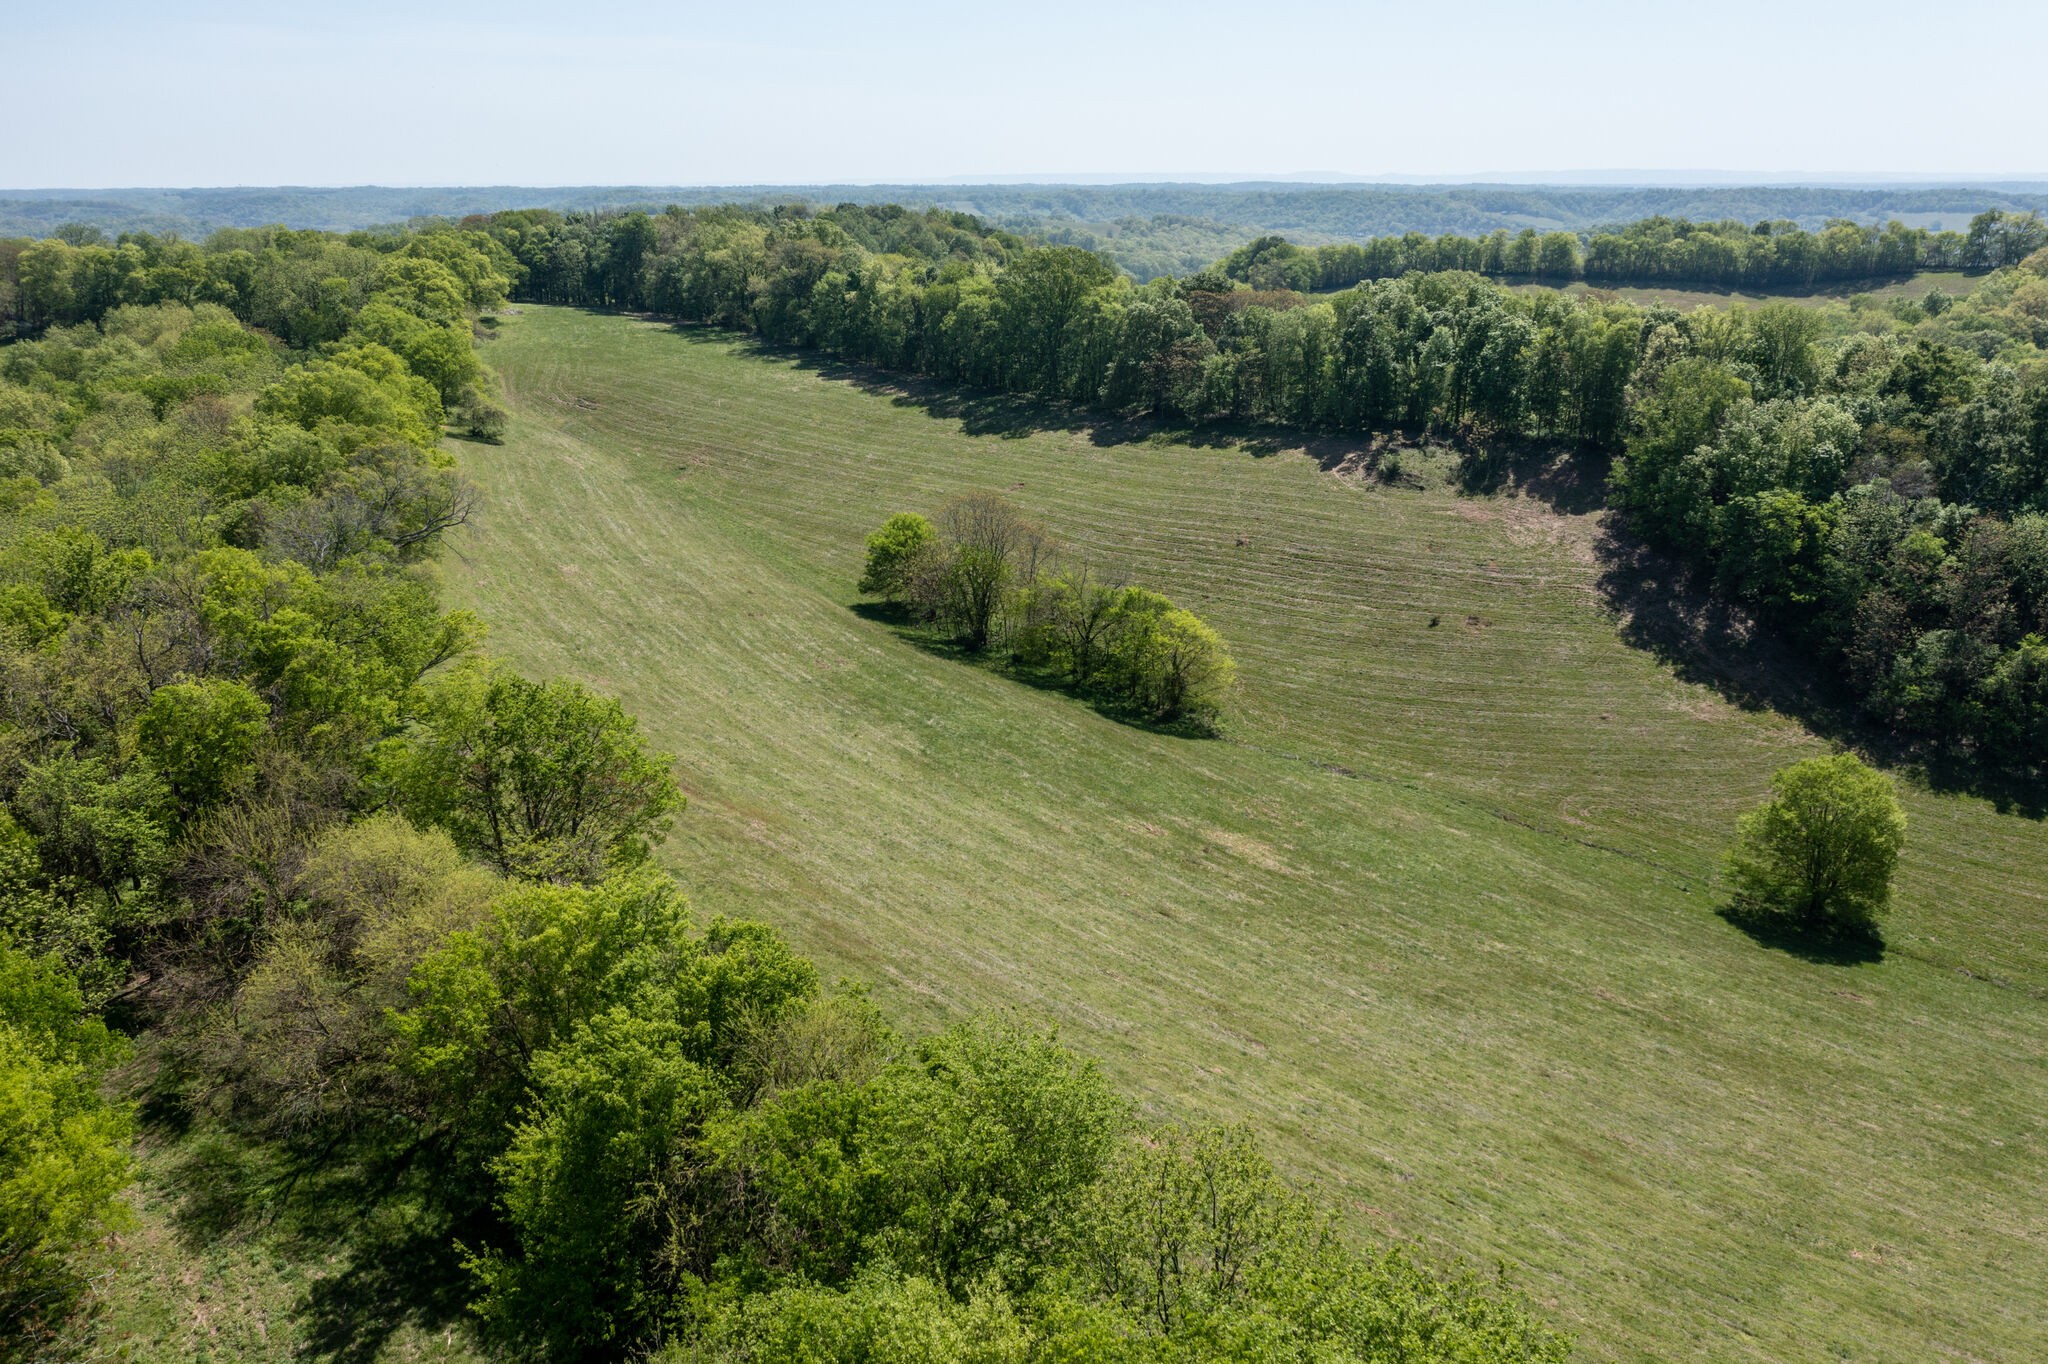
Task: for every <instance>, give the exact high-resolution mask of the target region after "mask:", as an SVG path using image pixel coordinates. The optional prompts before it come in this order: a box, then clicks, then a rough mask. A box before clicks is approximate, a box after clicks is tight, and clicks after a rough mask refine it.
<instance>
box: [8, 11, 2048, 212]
mask: <svg viewBox="0 0 2048 1364" xmlns="http://www.w3.org/2000/svg"><path fill="white" fill-rule="evenodd" d="M0 46H4V48H5V56H4V57H0V66H4V69H5V71H6V81H7V84H8V86H9V87H10V89H9V98H8V101H7V105H8V113H7V123H8V126H7V128H6V129H5V130H4V131H0V186H9V187H17V188H18V187H29V186H42V187H62V186H79V187H87V186H115V185H224V184H283V183H289V184H314V185H323V184H326V185H331V184H364V183H376V184H395V185H421V184H437V185H438V184H453V185H462V184H507V183H509V184H525V185H550V184H750V183H751V184H765V183H784V184H787V183H819V182H835V181H836V182H852V181H930V180H937V179H944V178H956V179H957V178H975V177H983V176H991V177H993V176H1017V175H1037V176H1059V175H1087V174H1093V175H1102V174H1114V173H1129V172H1154V173H1177V174H1190V173H1201V174H1207V175H1233V174H1284V173H1289V172H1303V171H1309V172H1335V173H1342V174H1349V175H1358V176H1374V175H1382V174H1390V173H1391V174H1397V175H1411V176H1412V175H1425V176H1434V175H1444V176H1456V175H1469V174H1474V173H1479V172H1506V173H1509V174H1511V175H1512V174H1521V175H1538V174H1541V173H1543V172H1556V171H1560V170H1567V169H1578V168H1585V169H1593V168H1616V167H1627V168H1716V169H1729V170H1739V171H1743V172H1781V173H1782V172H1838V173H1876V172H1925V173H1933V174H1943V175H1966V174H2011V173H2028V174H2035V175H2038V174H2041V173H2044V172H2048V80H2044V75H2043V73H2044V70H2048V3H2044V0H2002V2H1994V0H1948V2H1947V3H1942V4H1930V3H1927V2H1926V0H1911V3H1903V2H1901V0H1866V2H1865V3H1858V4H1847V3H1818V2H1817V0H1723V2H1722V3H1718V4H1683V5H1680V4H1665V3H1655V0H1637V2H1636V3H1621V2H1619V0H1573V2H1572V3H1559V4H1550V5H1531V4H1512V3H1504V0H1459V2H1458V3H1450V4H1444V3H1432V2H1431V0H1411V2H1410V3H1404V4H1381V3H1364V4H1328V3H1308V2H1306V0H1264V2H1263V3H1261V2H1260V0H1245V2H1244V3H1239V4H1233V5H1220V4H1209V3H1201V2H1199V0H1196V2H1194V3H1182V4H1149V3H1145V4H1117V3H1111V0H1097V2H1096V3H1067V0H1041V2H1040V3H1023V4H1018V3H1012V4H1009V5H1005V6H1002V7H1000V8H997V7H994V6H982V5H975V4H973V3H970V2H969V0H952V3H944V4H940V3H917V2H915V0H900V2H897V0H877V2H875V3H867V4H859V3H842V4H815V3H808V2H806V0H798V2H796V3H781V4H759V5H752V6H747V5H738V4H723V5H715V6H714V5H698V4H652V3H635V0H615V2H614V3H601V2H600V3H583V4H570V3H563V2H562V0H554V3H547V4H531V3H523V2H522V0H509V2H507V3H497V4H491V5H480V4H469V3H435V2H434V0H414V3H409V4H394V3H389V0H366V2H365V3H356V4H349V5H328V4H297V3H286V2H284V0H269V3H252V2H250V0H214V2H212V3H206V2H203V0H201V2H197V3H184V4H179V3H163V2H162V0H159V2H158V3H134V2H131V0H113V2H111V3H98V4H92V5H69V4H63V5H59V4H48V3H29V2H28V0H0Z"/></svg>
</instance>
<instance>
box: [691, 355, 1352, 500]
mask: <svg viewBox="0 0 2048 1364" xmlns="http://www.w3.org/2000/svg"><path fill="white" fill-rule="evenodd" d="M676 330H677V331H679V332H685V333H692V334H700V335H701V334H705V333H706V332H707V330H710V329H706V328H701V327H695V326H690V325H688V324H677V326H676ZM711 334H715V335H722V336H726V337H729V338H730V339H731V341H732V342H733V344H734V345H735V346H737V347H739V348H740V349H742V350H744V351H746V352H747V353H749V354H752V355H757V356H761V357H763V358H767V359H773V360H779V361H781V362H783V363H785V364H789V365H793V366H795V367H796V368H798V369H800V370H803V371H805V372H806V373H810V374H815V375H817V376H818V377H819V378H821V379H829V380H832V381H833V382H835V383H843V384H847V385H849V386H851V387H853V388H857V389H859V390H860V391H861V392H863V393H870V394H874V395H876V396H878V397H884V398H887V399H889V401H890V402H892V403H893V404H895V405H896V406H897V407H904V408H915V409H917V410H918V411H921V412H923V413H925V414H926V415H927V416H930V417H933V418H935V419H937V420H940V421H951V422H957V423H959V426H960V430H961V432H962V433H963V434H965V435H969V436H994V437H996V438H998V439H1002V440H1019V439H1022V438H1024V437H1027V436H1033V435H1039V434H1042V433H1047V432H1064V433H1067V434H1069V435H1078V436H1082V437H1085V438H1086V439H1087V440H1088V442H1089V443H1090V444H1092V445H1095V446H1098V447H1101V448H1103V449H1114V448H1116V447H1119V446H1126V445H1142V444H1171V445H1185V446H1190V447H1192V448H1195V449H1205V450H1235V451H1238V452H1240V453H1243V454H1248V455H1251V456H1252V457H1253V458H1255V459H1266V458H1270V457H1272V456H1274V455H1281V454H1289V453H1296V454H1303V455H1306V456H1308V457H1309V458H1310V459H1313V460H1314V461H1315V462H1316V463H1317V464H1319V465H1321V466H1322V467H1323V468H1324V469H1337V468H1340V467H1349V466H1355V465H1357V464H1359V463H1360V462H1361V461H1369V456H1370V455H1371V454H1372V452H1373V451H1374V450H1375V448H1378V447H1383V446H1384V445H1385V443H1386V438H1385V437H1384V436H1380V437H1374V436H1371V435H1367V434H1363V433H1330V432H1315V431H1303V430H1299V429H1296V428H1293V427H1279V426H1271V425H1266V424H1262V423H1256V422H1233V421H1205V422H1189V421H1185V420H1176V419H1169V418H1162V417H1154V416H1148V415H1142V414H1133V413H1127V412H1111V411H1104V410H1102V409H1100V408H1093V407H1084V406H1082V405H1080V404H1078V403H1071V402H1066V401H1064V400H1060V399H1053V398H1041V397H1038V396H1036V395H1033V394H1028V393H1003V392H997V391H994V390H989V389H977V388H970V387H966V386H964V385H959V384H952V383H947V382H944V381H942V380H938V379H929V378H924V377H922V376H918V375H910V374H899V373H896V372H894V371H892V370H886V369H881V368H879V367H877V366H874V365H869V364H864V363H862V362H860V361H855V360H846V359H842V358H840V357H838V356H833V355H827V354H825V353H823V352H821V351H813V350H805V349H803V348H800V347H796V346H780V345H775V344H773V343H771V342H767V341H763V340H761V339H760V338H758V337H753V336H746V335H743V334H740V333H732V332H716V331H712V333H711Z"/></svg>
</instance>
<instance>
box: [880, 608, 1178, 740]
mask: <svg viewBox="0 0 2048 1364" xmlns="http://www.w3.org/2000/svg"><path fill="white" fill-rule="evenodd" d="M852 610H853V613H854V614H855V615H856V616H859V617H860V618H861V619H862V620H867V621H873V622H875V623H876V624H878V625H884V626H887V627H888V628H889V629H890V630H891V631H892V632H893V633H894V634H895V635H896V637H897V638H898V639H900V640H902V641H903V642H904V643H906V644H909V645H910V646H911V647H912V648H915V649H918V650H921V651H922V652H924V653H927V654H930V655H931V656H932V657H934V658H943V659H946V660H948V661H949V662H954V663H958V664H961V665H962V666H964V667H970V668H979V669H980V670H982V671H983V672H987V673H993V674H994V675H996V676H997V677H1000V678H1002V679H1003V680H1004V681H1006V682H1015V683H1018V684H1020V685H1022V686H1026V687H1030V688H1031V689H1032V690H1034V691H1045V692H1057V693H1058V694H1060V695H1062V696H1066V697H1070V698H1071V699H1073V700H1074V701H1077V702H1079V703H1080V704H1082V705H1084V706H1087V707H1088V708H1089V709H1090V710H1093V711H1094V712H1095V713H1096V714H1097V715H1100V716H1102V717H1103V718H1104V719H1107V720H1114V721H1115V722H1116V723H1118V724H1120V725H1127V726H1129V727H1130V728H1132V729H1142V730H1144V731H1146V732H1147V733H1150V734H1163V735H1166V736H1168V737H1170V738H1175V739H1214V738H1216V737H1218V736H1217V732H1216V729H1215V727H1214V726H1213V725H1209V724H1205V723H1203V722H1202V721H1199V720H1170V721H1162V720H1159V719H1157V718H1155V717H1153V716H1151V715H1149V714H1147V713H1146V712H1144V711H1143V710H1140V709H1138V708H1136V707H1133V706H1127V705H1122V704H1120V703H1118V702H1117V701H1116V700H1115V698H1113V697H1107V696H1103V695H1101V694H1099V693H1097V692H1093V691H1090V690H1089V689H1088V688H1086V687H1084V686H1082V685H1081V684H1079V683H1077V682H1075V681H1074V680H1073V679H1072V678H1070V677H1068V676H1067V675H1066V674H1065V673H1062V672H1058V671H1055V670H1054V669H1051V668H1033V667H1029V666H1026V665H1024V664H1020V663H1018V662H1016V661H1015V660H1013V659H1010V658H1007V657H1005V656H1004V655H1003V653H1002V651H1001V650H998V649H984V650H980V651H977V650H973V649H970V648H968V647H967V646H966V645H965V644H962V643H961V642H960V641H958V640H955V639H949V638H947V637H946V636H944V635H942V634H940V633H938V632H937V631H935V630H933V629H931V628H929V627H928V626H926V625H924V624H922V623H920V622H919V621H918V620H917V618H916V617H915V616H914V615H912V613H911V612H910V611H909V610H907V609H905V608H904V607H902V606H900V605H897V604H895V603H891V602H855V603H854V604H853V607H852Z"/></svg>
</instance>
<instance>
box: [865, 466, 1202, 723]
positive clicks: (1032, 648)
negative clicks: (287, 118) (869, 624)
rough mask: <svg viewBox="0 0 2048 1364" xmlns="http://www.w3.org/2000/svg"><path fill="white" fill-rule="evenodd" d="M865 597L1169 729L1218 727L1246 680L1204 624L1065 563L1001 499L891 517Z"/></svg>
mask: <svg viewBox="0 0 2048 1364" xmlns="http://www.w3.org/2000/svg"><path fill="white" fill-rule="evenodd" d="M860 590H861V591H862V592H865V593H869V594H871V595H874V596H879V597H882V598H884V599H885V600H887V601H891V602H896V603H900V604H901V605H903V606H905V607H907V608H908V609H909V610H910V611H911V612H912V613H913V615H915V616H916V618H917V619H918V620H920V621H923V622H925V623H927V624H930V625H934V626H937V627H938V628H940V629H942V630H945V631H947V632H949V633H950V634H951V635H952V636H953V637H954V638H956V639H958V640H959V641H960V642H961V643H962V644H963V645H965V646H966V647H967V648H968V649H969V650H971V651H974V652H976V653H979V652H982V651H984V650H987V649H990V648H993V647H998V646H1000V647H1002V648H1004V649H1007V650H1008V652H1009V655H1010V657H1011V658H1012V659H1013V660H1014V661H1015V662H1017V663H1019V664H1021V665H1023V666H1026V667H1034V668H1051V669H1054V670H1056V671H1057V672H1058V673H1060V674H1061V675H1062V676H1064V677H1065V678H1066V679H1067V680H1068V681H1069V682H1071V683H1072V684H1073V685H1075V686H1077V687H1079V688H1081V689H1082V690H1083V691H1085V692H1088V693H1090V694H1092V695H1095V696H1098V697H1101V698H1102V699H1104V700H1106V701H1108V702H1110V703H1111V704H1113V705H1116V706H1119V707H1122V708H1125V709H1128V710H1130V711H1132V712H1134V713H1137V714H1141V715H1144V716H1147V717H1149V718H1151V719H1154V720H1158V721H1162V722H1167V723H1172V722H1176V721H1194V722H1197V723H1201V724H1208V723H1211V722H1213V721H1214V720H1215V719H1216V717H1217V716H1218V714H1219V713H1220V712H1221V710H1222V707H1223V703H1224V701H1225V699H1226V698H1227V696H1228V694H1229V691H1230V686H1231V683H1232V681H1233V679H1234V678H1235V676H1236V665H1235V664H1234V663H1232V661H1231V658H1230V651H1229V650H1228V649H1227V648H1226V647H1225V646H1224V643H1223V639H1222V637H1221V636H1220V635H1218V634H1217V633H1216V632H1215V631H1214V630H1212V629H1210V628H1209V626H1207V625H1206V624H1204V623H1203V622H1202V621H1201V620H1200V619H1199V618H1198V617H1197V616H1196V615H1195V614H1194V613H1193V612H1191V611H1185V610H1182V609H1181V608H1179V607H1177V606H1175V605H1174V604H1173V603H1172V602H1171V601H1169V600H1168V599H1167V598H1166V597H1164V596H1162V595H1160V594H1159V593H1157V592H1153V591H1149V590H1147V589H1146V588H1143V587H1133V586H1126V585H1123V584H1120V583H1117V582H1115V581H1112V580H1108V579H1105V578H1103V577H1101V576H1100V575H1099V574H1098V573H1097V571H1096V570H1095V569H1093V568H1092V567H1091V566H1090V565H1089V564H1088V563H1087V562H1086V561H1085V560H1068V559H1066V558H1064V557H1063V556H1061V555H1060V554H1059V553H1058V552H1057V550H1056V546H1055V543H1054V541H1053V540H1052V539H1051V537H1050V536H1049V535H1048V534H1047V533H1046V531H1045V530H1044V528H1042V527H1040V526H1039V525H1037V524H1036V523H1034V522H1032V521H1031V520H1029V519H1028V518H1026V517H1025V515H1024V514H1023V512H1022V511H1020V510H1019V509H1018V508H1017V506H1016V505H1015V504H1013V503H1012V502H1010V500H1009V499H1007V498H1005V497H1003V496H1002V495H1001V494H999V493H991V492H971V493H965V494H962V495H961V496H959V497H956V498H954V499H953V500H952V501H950V502H948V503H947V504H946V505H945V506H944V507H943V508H941V509H940V510H939V513H938V516H937V521H936V524H934V523H933V521H931V520H927V519H926V518H925V517H922V516H919V515H918V514H917V513H915V512H899V513H897V514H896V515H894V516H892V517H890V518H889V519H888V520H887V521H886V522H884V523H883V524H882V526H881V528H880V529H878V530H877V531H875V533H874V534H872V535H870V536H869V537H868V539H867V564H866V568H865V570H864V571H863V572H862V574H861V580H860Z"/></svg>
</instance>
